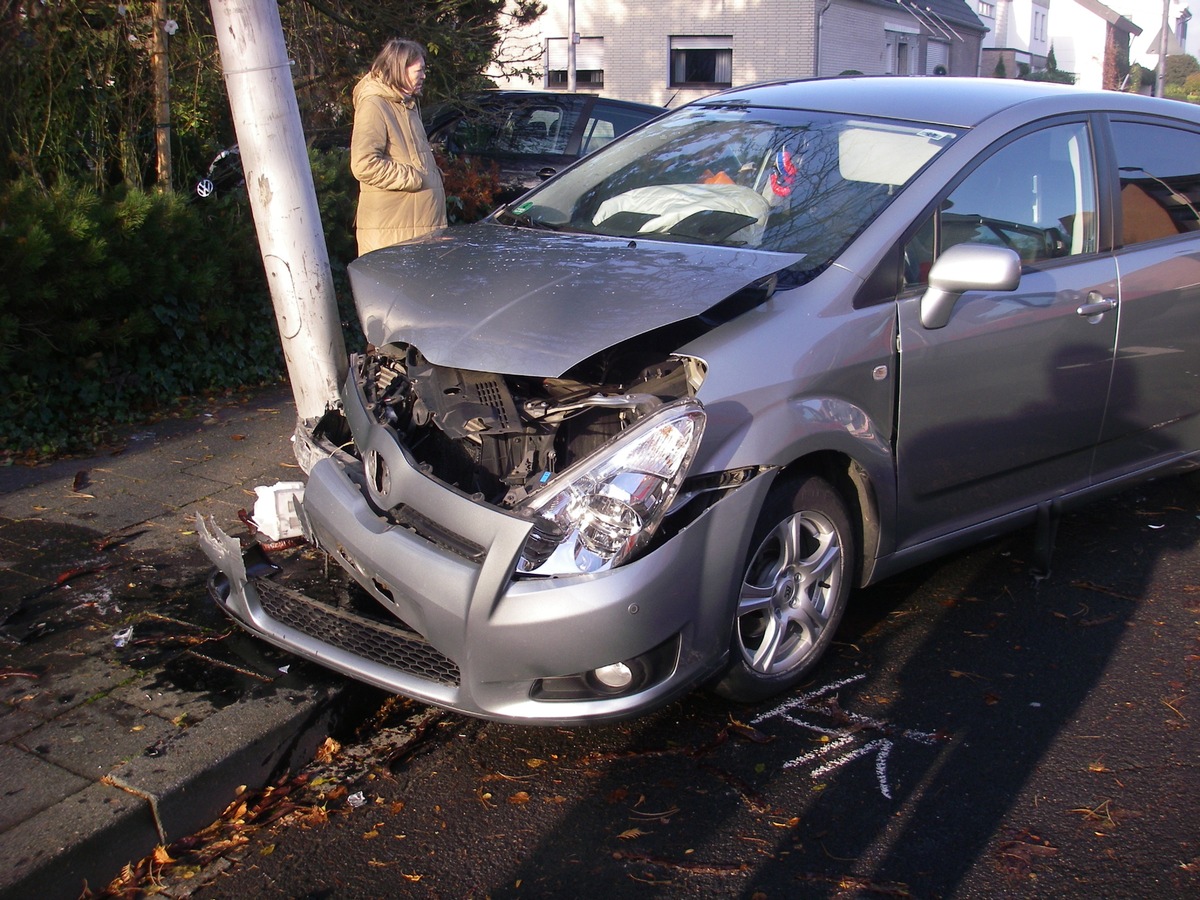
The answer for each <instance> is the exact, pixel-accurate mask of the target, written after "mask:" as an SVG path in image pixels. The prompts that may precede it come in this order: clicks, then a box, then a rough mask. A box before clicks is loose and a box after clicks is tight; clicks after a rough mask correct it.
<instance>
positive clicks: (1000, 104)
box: [691, 75, 1200, 128]
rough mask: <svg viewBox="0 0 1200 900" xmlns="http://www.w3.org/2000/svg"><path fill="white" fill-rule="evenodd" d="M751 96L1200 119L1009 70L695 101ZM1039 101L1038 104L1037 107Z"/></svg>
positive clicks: (864, 110)
mask: <svg viewBox="0 0 1200 900" xmlns="http://www.w3.org/2000/svg"><path fill="white" fill-rule="evenodd" d="M716 103H719V104H749V105H753V106H766V107H774V108H783V109H820V110H825V111H829V112H838V113H844V114H848V115H859V116H868V117H878V118H904V119H912V120H916V121H920V122H929V123H935V124H939V125H946V126H951V127H957V128H971V127H974V126H976V125H978V124H979V123H980V122H983V121H984V120H986V119H988V118H990V117H991V116H994V115H996V114H997V113H1000V112H1002V111H1004V110H1008V109H1011V108H1013V107H1016V106H1020V105H1023V104H1028V105H1030V110H1029V112H1030V114H1031V116H1032V115H1033V114H1034V113H1035V112H1036V113H1037V114H1039V115H1044V114H1049V113H1053V112H1069V111H1072V110H1123V111H1128V112H1148V113H1155V114H1158V115H1170V116H1174V117H1176V118H1181V119H1189V120H1192V121H1200V108H1197V107H1196V106H1194V105H1192V104H1189V103H1183V102H1181V101H1177V100H1161V99H1154V98H1151V97H1143V96H1141V95H1139V94H1128V93H1122V92H1118V91H1087V90H1083V89H1081V88H1078V87H1075V86H1073V85H1062V84H1048V83H1045V82H1036V81H1023V80H1019V79H1004V78H954V77H938V76H933V77H906V76H896V75H879V76H870V75H866V76H850V77H838V78H816V79H803V80H794V81H777V82H769V83H764V84H756V85H749V86H747V87H741V88H733V89H731V90H727V91H722V92H721V93H719V94H713V95H711V96H709V97H705V98H703V99H701V100H697V101H695V103H693V104H691V105H693V106H694V105H707V104H716ZM1033 107H1036V110H1035V109H1034V108H1033Z"/></svg>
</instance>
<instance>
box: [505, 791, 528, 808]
mask: <svg viewBox="0 0 1200 900" xmlns="http://www.w3.org/2000/svg"><path fill="white" fill-rule="evenodd" d="M508 802H509V803H513V804H516V805H518V806H519V805H520V804H522V803H528V802H529V792H528V791H517V792H516V793H515V794H513V795H512V796H511V797H509V798H508Z"/></svg>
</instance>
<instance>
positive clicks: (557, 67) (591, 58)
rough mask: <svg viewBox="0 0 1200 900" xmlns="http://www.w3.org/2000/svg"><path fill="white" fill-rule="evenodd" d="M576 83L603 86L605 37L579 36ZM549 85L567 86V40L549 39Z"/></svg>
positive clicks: (547, 44) (564, 88) (590, 86)
mask: <svg viewBox="0 0 1200 900" xmlns="http://www.w3.org/2000/svg"><path fill="white" fill-rule="evenodd" d="M575 83H576V85H578V86H579V87H582V88H584V89H587V88H602V87H604V38H602V37H585V38H580V39H579V43H578V44H576V45H575ZM546 87H547V88H548V89H549V90H566V88H567V39H566V38H565V37H563V38H547V39H546Z"/></svg>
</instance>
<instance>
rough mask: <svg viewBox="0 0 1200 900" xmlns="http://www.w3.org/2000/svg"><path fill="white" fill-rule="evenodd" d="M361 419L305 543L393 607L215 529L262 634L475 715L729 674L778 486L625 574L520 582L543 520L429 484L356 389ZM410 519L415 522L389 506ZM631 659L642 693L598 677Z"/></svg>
mask: <svg viewBox="0 0 1200 900" xmlns="http://www.w3.org/2000/svg"><path fill="white" fill-rule="evenodd" d="M343 399H344V402H345V404H346V410H347V418H348V419H349V421H350V424H351V428H352V431H353V433H354V436H355V443H356V444H357V446H358V448H359V451H360V453H361V454H362V456H363V457H364V458H366V459H368V460H370V466H371V472H372V476H371V478H370V479H369V480H368V479H367V478H366V477H365V476H364V471H363V464H362V463H361V462H359V461H357V460H353V459H350V458H348V457H345V456H344V455H340V454H339V455H337V456H334V457H327V458H325V459H321V460H319V461H318V462H316V463H315V464H314V465H313V466H312V470H311V472H310V474H309V480H308V485H307V487H306V489H305V493H304V498H303V501H302V503H301V510H300V512H301V520H302V523H303V526H304V532H305V534H306V535H307V536H308V538H309V539H310V540H311V541H313V543H315V544H316V545H317V546H319V547H320V548H321V549H322V550H324V551H326V552H327V553H329V554H330V555H331V556H332V557H333V558H334V559H335V560H337V561H338V562H339V563H340V564H341V565H342V566H343V567H344V568H345V569H346V570H347V572H349V573H350V574H351V575H352V576H353V577H354V579H355V580H356V581H357V582H358V583H359V584H360V585H361V586H362V588H363V589H364V590H365V591H366V592H367V593H368V594H370V595H371V596H372V597H373V598H374V599H375V600H376V601H377V602H378V603H379V605H380V610H379V615H378V616H375V615H363V614H360V613H358V612H352V611H348V610H344V609H340V608H337V607H335V606H332V605H330V604H326V603H323V602H321V601H318V600H315V599H313V598H311V597H307V596H304V595H302V594H300V593H298V592H295V591H292V590H289V589H286V588H283V587H281V586H279V585H276V584H274V583H273V582H272V581H271V579H270V578H263V577H256V575H257V574H258V573H256V571H255V569H254V568H253V567H251V569H250V571H249V572H248V571H247V565H246V562H245V561H243V558H242V554H241V550H240V546H239V544H238V542H237V541H236V540H235V539H233V538H230V537H228V536H226V535H224V534H222V533H221V532H220V531H219V530H217V529H216V528H215V527H214V526H212V525H211V524H205V525H203V526H202V529H201V534H202V543H203V544H204V546H205V549H206V552H207V553H208V554H209V556H210V557H211V558H212V559H213V561H214V562H215V563H216V565H217V567H218V569H219V570H220V574H219V575H218V576H216V577H215V578H214V579H213V581H212V584H211V590H212V593H213V596H214V598H215V599H216V601H217V602H218V604H219V605H220V606H221V607H222V608H223V609H224V610H225V611H226V612H227V613H228V614H229V615H231V616H232V617H233V618H235V619H236V620H238V621H239V622H240V623H241V624H242V625H243V626H245V627H246V628H247V629H248V630H250V631H251V632H253V633H254V634H257V635H259V636H260V637H262V638H264V639H266V640H267V641H270V642H271V643H273V644H276V645H278V646H280V647H283V648H285V649H287V650H290V651H291V652H293V653H295V654H297V655H298V656H301V657H304V658H307V659H310V660H313V661H315V662H318V663H321V664H322V665H325V666H327V667H329V668H331V669H335V670H337V671H340V672H343V673H345V674H347V675H350V676H351V677H354V678H356V679H359V680H361V681H364V682H367V683H370V684H373V685H376V686H378V687H381V688H383V689H385V690H389V691H394V692H396V693H400V694H404V695H406V696H409V697H413V698H415V699H417V700H421V701H424V702H427V703H431V704H435V705H438V706H443V707H447V708H450V709H454V710H457V711H460V712H463V713H466V714H469V715H473V716H479V717H483V718H489V719H497V720H501V721H509V722H525V723H530V722H541V723H555V724H577V723H585V722H596V721H604V720H612V719H621V718H627V717H630V716H634V715H638V714H640V713H644V712H647V711H649V710H651V709H654V708H656V707H659V706H661V705H663V704H665V703H667V702H669V701H670V700H671V699H673V698H675V697H677V696H679V695H680V694H682V693H684V692H686V691H687V690H689V689H691V688H692V687H694V686H695V685H696V684H697V683H698V682H699V681H701V680H703V679H705V678H707V677H708V676H710V675H712V674H714V673H715V672H716V671H717V670H718V669H719V668H720V666H721V665H722V663H723V661H724V659H725V655H726V653H727V651H728V647H729V636H730V628H731V627H732V623H733V618H734V608H733V604H734V598H735V597H736V593H737V592H736V588H737V584H738V580H739V578H740V569H741V563H742V560H743V559H744V558H745V553H746V547H747V544H748V542H749V530H750V528H751V527H752V525H753V522H754V514H755V511H756V510H757V509H758V508H759V507H760V505H761V501H762V494H763V493H764V492H765V491H766V490H767V488H769V486H770V484H769V482H770V481H771V479H770V478H769V477H760V478H756V479H752V480H750V481H748V482H746V483H745V484H743V485H741V486H740V487H737V488H734V489H732V490H730V491H728V492H727V493H726V494H725V495H724V496H722V498H721V499H720V500H718V501H717V502H716V503H714V504H713V505H712V506H711V507H709V508H708V509H707V510H706V511H705V512H703V513H702V514H700V515H699V516H698V517H697V518H696V519H695V520H694V521H692V522H691V523H690V524H689V525H688V526H687V527H686V528H684V529H682V530H681V531H680V532H679V533H678V534H676V535H674V536H673V537H671V538H670V539H669V540H666V541H665V542H663V543H662V545H660V546H659V547H657V548H656V549H654V550H653V551H652V552H650V553H648V554H647V555H645V556H643V557H642V558H640V559H638V560H635V561H634V562H631V563H627V564H625V565H623V566H620V567H618V568H616V569H613V570H611V571H607V572H603V573H597V574H592V575H580V576H571V577H559V578H519V579H514V577H513V573H514V568H515V565H516V562H517V559H518V557H519V555H520V553H521V550H522V548H523V545H524V541H525V539H526V537H527V536H528V534H529V530H530V524H529V522H528V521H527V520H525V519H523V518H520V517H518V516H515V515H512V514H510V513H507V512H505V511H503V510H500V509H497V508H495V507H491V506H488V505H486V504H484V503H482V502H479V501H477V500H475V499H472V498H470V497H467V496H465V495H463V494H461V493H459V492H457V491H454V490H453V489H451V488H448V487H447V486H445V485H444V484H442V483H441V482H439V481H436V480H435V479H433V478H430V477H429V476H427V475H426V474H425V473H424V472H422V471H421V470H420V469H419V468H418V467H417V466H416V465H414V464H413V462H412V461H411V459H410V458H409V457H408V455H407V454H406V453H405V452H404V451H403V450H402V449H401V447H400V446H399V444H398V443H397V442H396V441H395V439H394V438H393V437H392V435H391V433H390V432H389V431H388V430H387V429H385V428H383V427H382V426H380V425H378V424H377V423H375V422H374V421H372V420H370V418H369V416H368V414H367V412H366V409H365V404H364V403H363V400H362V396H361V394H360V393H359V392H358V391H357V388H356V385H354V383H353V379H351V383H350V384H349V385H348V386H347V389H346V391H345V392H344V397H343ZM397 507H400V508H401V510H402V512H401V514H400V517H399V518H400V521H401V522H403V524H402V525H398V524H394V519H395V517H393V518H392V519H389V518H388V517H386V516H384V515H382V514H381V513H380V512H379V510H382V509H389V510H395V509H396V508H397ZM618 662H624V663H627V664H628V665H629V666H630V668H631V669H632V670H633V671H634V674H635V676H637V677H636V678H635V680H634V682H633V684H631V686H630V687H629V688H628V689H627V690H624V691H622V690H618V689H612V688H605V687H604V686H603V685H598V684H597V683H596V682H595V680H594V679H591V680H589V677H588V673H590V672H593V671H594V670H596V669H599V668H601V667H605V666H609V665H612V664H614V663H618Z"/></svg>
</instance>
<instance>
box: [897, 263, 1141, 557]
mask: <svg viewBox="0 0 1200 900" xmlns="http://www.w3.org/2000/svg"><path fill="white" fill-rule="evenodd" d="M1116 290H1117V284H1116V268H1115V265H1114V263H1113V260H1112V258H1111V257H1108V256H1100V257H1087V258H1084V259H1083V260H1082V261H1080V262H1073V261H1070V262H1067V261H1063V262H1059V263H1057V264H1052V265H1047V266H1046V267H1045V269H1044V270H1041V271H1039V270H1037V269H1033V268H1029V267H1027V268H1026V269H1025V271H1024V273H1023V275H1022V278H1021V284H1020V287H1019V288H1018V289H1017V290H1016V291H1013V292H1010V293H986V292H982V291H971V292H968V293H966V294H964V295H963V296H962V298H961V299H960V300H959V301H958V303H957V304H956V305H955V307H954V311H953V313H952V314H951V317H950V322H949V324H947V325H946V327H944V328H938V329H926V328H924V327H923V326H922V325H921V322H920V297H919V296H916V297H911V298H908V299H905V300H904V301H902V302H901V303H900V406H899V413H898V428H897V443H896V461H897V467H898V471H899V473H900V474H899V484H900V496H899V513H900V515H899V519H898V521H897V527H896V545H897V547H898V548H904V547H906V546H909V545H913V544H919V543H922V542H924V541H928V540H931V539H934V538H938V537H939V536H942V535H945V534H947V533H950V532H953V531H956V530H958V529H961V528H964V527H967V526H969V525H971V524H973V523H978V522H983V521H987V520H988V519H992V518H997V517H1000V516H1004V515H1006V514H1008V513H1011V512H1013V511H1014V510H1017V509H1020V508H1022V507H1029V506H1033V505H1035V504H1037V503H1038V502H1040V501H1043V500H1046V499H1049V498H1051V497H1053V496H1056V495H1059V494H1063V493H1068V492H1070V491H1073V490H1080V489H1083V488H1084V487H1086V486H1087V484H1088V480H1089V475H1090V469H1091V461H1092V451H1093V447H1094V446H1095V442H1096V440H1097V438H1098V436H1099V434H1100V429H1101V426H1102V423H1103V418H1104V407H1105V402H1106V398H1107V391H1108V382H1109V378H1110V376H1111V372H1112V358H1113V353H1114V348H1115V344H1116V327H1117V316H1116V313H1115V312H1110V313H1106V314H1103V315H1100V316H1095V317H1091V318H1088V317H1084V316H1081V315H1080V314H1079V313H1078V312H1077V310H1078V308H1079V307H1080V306H1081V305H1083V304H1084V303H1086V302H1088V296H1089V294H1093V293H1095V294H1099V295H1102V296H1104V297H1108V298H1112V297H1115V295H1116Z"/></svg>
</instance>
